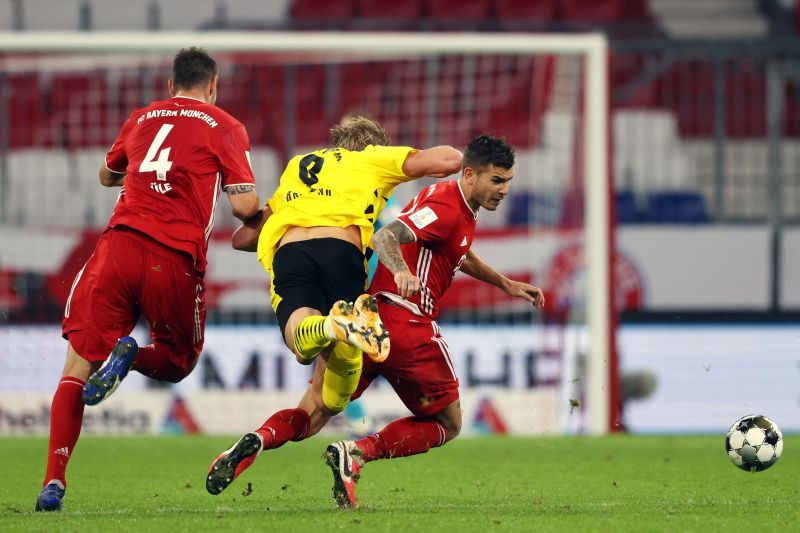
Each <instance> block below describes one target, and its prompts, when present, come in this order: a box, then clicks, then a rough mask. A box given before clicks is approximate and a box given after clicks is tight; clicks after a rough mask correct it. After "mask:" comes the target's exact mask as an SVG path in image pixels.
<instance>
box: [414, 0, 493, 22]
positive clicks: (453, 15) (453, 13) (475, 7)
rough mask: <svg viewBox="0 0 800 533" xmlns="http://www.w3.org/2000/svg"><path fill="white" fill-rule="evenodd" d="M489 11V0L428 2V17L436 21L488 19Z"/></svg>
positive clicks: (440, 0)
mask: <svg viewBox="0 0 800 533" xmlns="http://www.w3.org/2000/svg"><path fill="white" fill-rule="evenodd" d="M490 13H491V2H490V0H436V1H434V2H428V17H430V18H431V19H432V20H434V21H438V22H448V23H458V22H467V23H478V22H481V21H485V20H487V19H489V18H490ZM454 29H455V28H454Z"/></svg>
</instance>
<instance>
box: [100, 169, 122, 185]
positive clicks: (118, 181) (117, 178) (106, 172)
mask: <svg viewBox="0 0 800 533" xmlns="http://www.w3.org/2000/svg"><path fill="white" fill-rule="evenodd" d="M124 178H125V173H124V172H114V171H113V170H110V169H108V168H107V167H106V166H105V165H100V185H102V186H103V187H122V184H123V182H124Z"/></svg>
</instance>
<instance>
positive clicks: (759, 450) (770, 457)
mask: <svg viewBox="0 0 800 533" xmlns="http://www.w3.org/2000/svg"><path fill="white" fill-rule="evenodd" d="M725 449H726V450H727V452H728V457H730V459H731V461H732V462H733V464H735V465H736V466H738V467H739V468H741V469H742V470H747V471H748V472H761V471H762V470H766V469H767V468H769V467H770V466H772V465H774V464H775V463H776V462H777V461H778V458H779V457H780V456H781V452H783V435H782V434H781V430H780V429H778V426H777V425H775V422H773V421H772V420H770V419H769V418H767V417H766V416H761V415H747V416H743V417H742V418H740V419H739V420H737V421H736V422H734V423H733V425H732V426H731V429H729V430H728V434H727V435H726V436H725Z"/></svg>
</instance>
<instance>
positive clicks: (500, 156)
mask: <svg viewBox="0 0 800 533" xmlns="http://www.w3.org/2000/svg"><path fill="white" fill-rule="evenodd" d="M489 165H494V166H496V167H502V168H506V169H508V168H511V167H513V166H514V148H512V147H511V145H510V144H508V143H507V142H506V141H505V139H500V138H498V137H492V136H491V135H487V134H483V135H478V136H477V137H475V138H474V139H472V140H471V141H470V142H469V144H468V145H467V149H466V151H465V152H464V159H463V161H462V168H466V167H471V168H483V167H487V166H489Z"/></svg>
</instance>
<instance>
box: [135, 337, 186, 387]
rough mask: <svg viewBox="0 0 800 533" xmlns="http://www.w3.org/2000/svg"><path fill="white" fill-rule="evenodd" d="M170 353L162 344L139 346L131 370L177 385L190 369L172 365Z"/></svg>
mask: <svg viewBox="0 0 800 533" xmlns="http://www.w3.org/2000/svg"><path fill="white" fill-rule="evenodd" d="M171 353H172V350H171V349H170V348H169V347H168V346H167V345H164V344H148V345H147V346H140V347H139V353H137V354H136V359H134V360H133V367H132V368H133V370H136V371H137V372H139V373H140V374H144V375H145V376H147V377H149V378H152V379H157V380H159V381H169V382H170V383H177V382H179V381H180V380H182V379H183V378H185V377H186V376H188V375H189V372H191V371H192V369H191V368H188V369H187V368H184V367H182V366H179V365H176V364H174V363H173V362H172V360H171V359H170V354H171Z"/></svg>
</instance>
